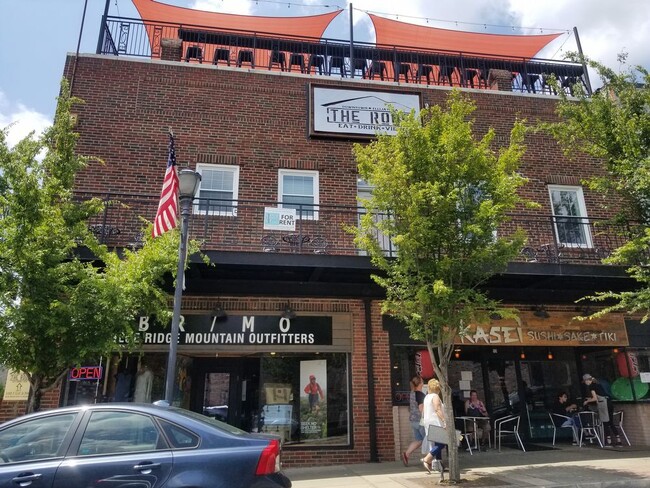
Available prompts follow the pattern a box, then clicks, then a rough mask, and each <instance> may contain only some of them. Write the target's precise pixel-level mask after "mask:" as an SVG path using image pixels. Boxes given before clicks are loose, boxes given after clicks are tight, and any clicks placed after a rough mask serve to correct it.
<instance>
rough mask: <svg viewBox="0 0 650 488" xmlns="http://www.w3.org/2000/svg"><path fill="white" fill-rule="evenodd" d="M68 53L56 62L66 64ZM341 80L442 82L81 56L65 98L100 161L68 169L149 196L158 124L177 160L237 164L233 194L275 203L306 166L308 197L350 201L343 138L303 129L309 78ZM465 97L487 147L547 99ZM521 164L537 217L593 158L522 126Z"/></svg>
mask: <svg viewBox="0 0 650 488" xmlns="http://www.w3.org/2000/svg"><path fill="white" fill-rule="evenodd" d="M70 63H71V58H69V59H68V64H67V68H66V69H67V70H68V71H69V70H70V66H71V64H70ZM310 82H316V83H319V84H326V85H337V86H343V87H346V88H349V87H350V86H354V87H365V88H377V89H381V90H390V89H395V88H397V89H399V90H400V91H412V92H420V93H422V94H423V103H425V104H442V103H444V101H445V99H446V97H447V94H448V91H449V90H448V89H445V88H442V87H431V88H427V87H423V86H409V85H403V84H402V85H400V86H399V87H394V86H393V85H392V84H389V83H381V82H378V81H365V80H364V81H361V80H356V81H354V82H350V81H341V80H340V79H335V78H332V79H330V78H328V77H313V76H312V77H306V76H300V75H296V76H294V75H285V74H278V73H275V72H274V73H270V72H266V71H265V70H261V71H256V72H250V71H248V70H237V69H224V68H223V67H220V68H219V69H216V68H214V67H213V66H210V65H191V64H187V63H173V62H142V61H134V60H126V59H123V58H114V57H108V56H106V57H100V56H92V57H81V58H80V59H79V64H78V66H77V70H76V79H75V82H74V95H76V96H78V97H80V98H82V99H83V100H85V104H84V105H83V106H81V107H79V108H77V109H76V111H77V112H78V114H79V119H78V120H79V122H78V126H77V128H78V130H79V132H80V134H81V138H80V141H79V145H78V150H79V152H80V153H81V154H85V155H94V156H98V157H101V158H102V159H103V160H104V162H105V164H104V165H100V164H98V163H92V164H91V165H90V167H89V168H88V169H87V170H86V171H84V172H83V173H82V174H81V175H80V176H79V177H78V187H79V188H80V189H83V190H89V191H104V192H105V191H107V190H111V191H114V192H118V191H119V192H134V193H148V194H152V195H157V194H158V193H159V191H160V185H161V181H162V174H163V172H164V169H163V168H164V164H165V161H166V151H167V137H166V132H167V129H168V127H172V128H173V130H174V132H175V134H176V149H177V157H178V161H179V164H181V165H183V164H187V163H189V164H190V166H192V167H194V166H195V164H196V162H197V161H211V162H219V161H224V160H225V161H229V162H231V163H233V164H239V165H240V188H239V198H240V199H258V200H259V199H264V200H272V201H275V200H277V172H278V169H279V168H297V169H310V170H318V171H319V174H320V203H321V204H323V205H329V204H336V205H356V200H355V196H356V174H357V171H356V164H355V162H354V158H353V155H352V142H351V141H348V140H342V139H337V140H328V139H310V138H309V137H308V101H309V96H308V95H309V93H308V90H309V83H310ZM468 93H470V94H471V97H472V98H473V99H474V100H475V102H476V104H477V111H476V112H475V114H474V116H475V128H476V131H477V132H478V133H479V134H481V133H484V132H485V131H486V130H487V129H488V127H493V128H494V129H495V131H496V138H495V145H496V146H499V145H503V144H505V143H507V140H508V137H509V131H510V128H511V127H512V124H513V122H514V120H515V119H516V118H525V119H527V120H528V121H529V122H530V123H534V122H537V121H538V120H552V119H553V117H554V112H553V110H554V106H555V100H554V98H553V97H550V96H546V97H544V96H530V95H527V94H518V93H508V92H496V91H483V92H480V93H479V92H477V91H471V92H468ZM526 144H527V147H528V150H527V152H526V155H525V157H524V163H523V165H522V170H521V172H522V173H523V175H525V176H526V177H528V178H529V180H530V181H529V183H528V184H527V185H526V186H525V187H524V188H523V190H522V191H523V193H524V194H525V196H527V197H529V198H531V199H533V200H536V201H538V202H539V203H541V204H542V208H541V209H539V210H537V211H535V212H536V213H538V214H539V215H549V214H550V202H549V196H548V190H547V187H546V185H547V184H549V183H562V184H574V185H578V184H580V180H581V178H583V177H584V176H586V175H590V174H599V173H600V172H601V167H600V165H599V164H598V163H597V162H596V161H594V160H592V159H589V158H587V157H585V156H583V155H578V156H577V157H576V159H575V160H574V161H569V160H568V159H567V157H565V156H564V155H563V154H562V151H561V150H560V148H559V147H558V145H557V144H556V143H555V141H554V140H553V139H552V138H550V137H549V136H546V135H539V134H537V135H535V134H531V135H529V136H528V137H527V141H526ZM584 193H585V200H586V205H587V209H588V213H589V216H590V217H602V216H605V215H609V213H611V212H612V211H613V210H614V209H615V207H616V205H613V206H612V202H611V201H609V202H608V203H609V204H610V206H609V209H605V208H604V206H603V205H602V204H603V203H604V200H603V197H602V196H600V195H597V194H594V193H593V192H590V191H588V190H587V189H585V192H584Z"/></svg>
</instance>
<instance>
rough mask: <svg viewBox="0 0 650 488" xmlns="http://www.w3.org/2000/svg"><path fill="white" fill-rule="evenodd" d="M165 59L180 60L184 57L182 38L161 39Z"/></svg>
mask: <svg viewBox="0 0 650 488" xmlns="http://www.w3.org/2000/svg"><path fill="white" fill-rule="evenodd" d="M160 46H161V48H162V54H161V55H160V59H162V60H163V61H180V60H181V59H182V58H183V41H181V40H180V39H162V40H161V41H160Z"/></svg>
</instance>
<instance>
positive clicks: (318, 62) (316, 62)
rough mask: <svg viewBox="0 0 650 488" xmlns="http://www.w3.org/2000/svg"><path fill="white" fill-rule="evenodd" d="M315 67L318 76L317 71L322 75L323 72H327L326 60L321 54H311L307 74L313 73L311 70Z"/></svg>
mask: <svg viewBox="0 0 650 488" xmlns="http://www.w3.org/2000/svg"><path fill="white" fill-rule="evenodd" d="M312 66H313V67H314V74H316V69H318V74H319V75H322V74H323V70H325V71H327V67H326V66H325V58H324V57H323V56H321V55H320V54H310V55H309V61H308V62H307V73H311V68H312Z"/></svg>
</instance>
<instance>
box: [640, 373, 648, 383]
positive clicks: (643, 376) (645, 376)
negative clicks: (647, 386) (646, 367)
mask: <svg viewBox="0 0 650 488" xmlns="http://www.w3.org/2000/svg"><path fill="white" fill-rule="evenodd" d="M641 383H650V373H641Z"/></svg>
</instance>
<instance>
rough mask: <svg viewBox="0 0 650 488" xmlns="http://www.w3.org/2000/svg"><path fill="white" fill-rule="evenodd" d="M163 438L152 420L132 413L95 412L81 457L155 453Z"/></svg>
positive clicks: (83, 439)
mask: <svg viewBox="0 0 650 488" xmlns="http://www.w3.org/2000/svg"><path fill="white" fill-rule="evenodd" d="M159 440H160V441H161V443H162V444H164V443H163V442H162V439H160V434H159V433H158V428H157V427H156V425H155V424H154V422H153V420H152V419H151V417H149V416H146V415H140V414H135V413H130V412H110V411H109V412H93V414H92V416H91V417H90V421H89V422H88V427H86V431H85V432H84V435H83V438H82V439H81V444H80V445H79V455H81V456H89V455H94V454H116V453H124V452H140V451H153V450H155V449H156V448H157V446H158V443H159Z"/></svg>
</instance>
